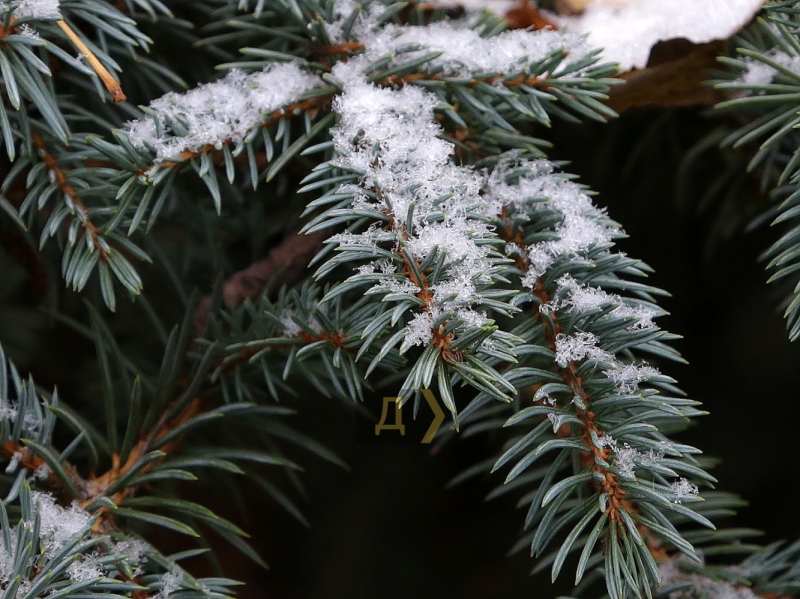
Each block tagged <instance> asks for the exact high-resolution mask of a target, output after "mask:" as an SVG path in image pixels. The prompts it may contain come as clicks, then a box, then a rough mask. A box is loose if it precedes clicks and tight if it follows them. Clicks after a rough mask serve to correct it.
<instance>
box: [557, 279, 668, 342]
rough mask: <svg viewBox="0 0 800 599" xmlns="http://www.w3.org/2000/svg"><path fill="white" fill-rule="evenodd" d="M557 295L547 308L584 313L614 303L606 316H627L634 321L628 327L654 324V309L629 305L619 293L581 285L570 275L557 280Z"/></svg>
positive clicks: (647, 327)
mask: <svg viewBox="0 0 800 599" xmlns="http://www.w3.org/2000/svg"><path fill="white" fill-rule="evenodd" d="M557 283H558V293H559V297H557V298H555V299H554V300H553V301H551V302H550V303H549V304H547V308H546V309H549V310H558V309H562V308H566V309H568V310H571V311H575V312H580V313H585V312H591V311H598V310H600V309H602V308H605V307H606V306H608V305H609V304H610V305H615V307H614V308H613V309H612V310H610V311H609V313H608V316H610V317H612V318H629V319H631V320H633V321H634V322H633V323H632V324H631V325H630V326H628V329H631V330H633V329H649V328H652V327H654V326H655V323H654V322H653V318H655V316H656V311H655V310H654V309H652V308H649V307H647V306H642V305H631V304H628V303H626V301H625V300H623V299H622V298H621V297H620V296H619V295H616V294H612V293H606V292H605V291H603V290H602V289H598V288H596V287H591V286H589V285H583V284H581V283H580V282H579V281H576V280H575V279H574V278H573V277H572V276H570V275H564V276H563V277H561V278H560V279H559V280H558V281H557Z"/></svg>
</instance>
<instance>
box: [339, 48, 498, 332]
mask: <svg viewBox="0 0 800 599" xmlns="http://www.w3.org/2000/svg"><path fill="white" fill-rule="evenodd" d="M334 75H336V76H337V77H339V78H340V79H341V80H343V81H345V87H344V93H343V94H342V95H341V96H340V97H339V98H337V99H336V101H335V102H334V110H335V111H336V112H338V113H339V115H340V117H341V121H340V123H339V126H338V127H337V128H336V129H335V130H334V133H333V140H334V144H335V147H336V150H337V154H338V157H337V158H336V159H335V162H334V164H335V165H336V166H338V167H340V168H343V169H346V170H348V171H352V172H357V173H358V174H359V185H356V186H354V185H350V186H348V187H347V188H346V191H347V192H348V193H350V194H352V197H353V205H352V210H353V211H354V212H358V213H362V214H363V213H367V214H372V215H374V217H375V220H376V221H378V220H380V219H384V218H387V217H388V220H389V226H387V227H384V228H378V227H377V226H372V227H370V228H368V229H367V230H366V231H364V232H362V233H343V234H340V235H336V236H334V237H333V238H332V241H333V242H335V243H337V244H338V245H339V249H340V250H366V251H369V250H370V249H371V248H374V247H376V244H378V243H390V244H392V245H393V246H394V247H395V248H396V249H397V255H396V256H395V258H394V260H393V261H387V259H386V257H385V256H383V255H376V257H375V258H374V259H373V260H372V261H371V263H369V264H368V265H366V268H365V267H362V269H361V270H360V271H359V275H357V276H359V277H361V278H363V279H364V280H367V279H369V280H372V281H374V286H373V289H372V291H371V292H372V293H380V292H382V293H393V294H395V295H400V296H407V297H408V298H414V297H416V298H418V299H419V300H421V303H422V304H423V311H422V312H420V313H418V314H417V315H416V316H414V318H413V320H412V321H411V323H409V325H408V334H409V335H408V337H407V339H406V344H407V345H418V344H427V343H429V342H430V341H431V340H432V339H433V336H434V329H435V327H434V322H435V321H437V320H438V319H439V317H440V316H441V315H443V314H446V313H453V314H455V315H457V317H458V318H460V319H462V320H463V321H464V323H465V324H467V325H468V326H480V325H482V324H484V323H485V322H486V317H485V315H484V314H483V313H481V312H479V311H477V310H476V309H475V306H476V305H477V304H480V302H481V296H480V288H481V287H482V286H486V285H488V284H490V283H491V281H492V274H493V262H492V260H491V259H490V258H489V246H488V245H486V242H487V241H488V240H489V239H491V238H492V236H493V235H492V233H491V231H490V227H489V225H488V223H487V222H486V217H488V216H489V213H488V212H487V208H488V206H487V205H486V203H485V202H483V201H482V199H481V196H480V189H481V184H482V180H481V177H480V176H479V174H478V173H476V172H474V171H472V170H471V169H468V168H463V167H459V166H456V165H455V164H454V163H453V161H452V157H453V154H454V147H453V145H452V144H451V143H449V142H446V141H444V140H442V139H439V138H438V135H439V134H440V133H441V132H442V129H441V126H440V125H439V124H438V123H437V122H436V120H435V118H434V112H433V111H434V108H435V106H436V104H437V101H438V100H437V98H436V97H435V96H434V95H433V94H431V93H428V92H426V91H424V90H421V89H419V88H415V87H404V88H402V89H399V90H391V89H383V88H379V87H377V86H375V85H373V84H370V83H367V82H366V80H364V79H363V76H362V75H361V74H360V72H359V71H358V70H357V66H354V65H353V64H352V63H348V64H340V65H337V67H335V68H334ZM343 191H345V190H343ZM376 225H377V223H376ZM403 250H404V251H405V252H406V253H403ZM437 252H438V253H439V254H440V255H441V258H440V260H441V268H440V269H439V271H440V272H439V274H438V276H437V277H435V278H433V279H430V278H429V277H427V276H426V275H424V274H422V273H418V272H415V271H416V270H417V268H418V266H419V265H420V264H423V263H425V262H426V261H429V259H430V258H431V256H433V255H434V253H437ZM410 262H414V263H415V264H414V265H412V264H410Z"/></svg>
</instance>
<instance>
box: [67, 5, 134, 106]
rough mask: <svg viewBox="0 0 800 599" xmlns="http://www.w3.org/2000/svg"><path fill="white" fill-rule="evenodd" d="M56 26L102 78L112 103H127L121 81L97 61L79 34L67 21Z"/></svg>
mask: <svg viewBox="0 0 800 599" xmlns="http://www.w3.org/2000/svg"><path fill="white" fill-rule="evenodd" d="M56 25H58V26H59V27H60V28H61V31H63V32H64V33H65V34H66V35H67V37H68V38H69V40H70V41H71V42H72V43H73V44H75V47H76V48H77V49H78V51H79V52H80V53H81V54H83V55H84V56H85V57H86V60H87V61H88V62H89V64H90V65H91V66H92V68H93V69H94V72H95V73H97V76H98V77H100V80H101V81H102V82H103V85H105V86H106V89H107V90H108V93H110V94H111V101H112V102H114V103H115V104H116V103H117V102H123V101H125V100H126V99H127V98H126V96H125V94H124V93H123V91H122V86H120V84H119V81H117V80H116V79H114V77H113V76H112V75H111V73H109V72H108V69H106V68H105V67H104V66H103V63H102V62H100V61H99V60H98V59H97V56H95V55H94V52H92V51H91V50H90V49H89V47H88V46H87V45H86V44H85V43H84V42H83V40H82V39H81V38H80V37H78V34H77V33H75V32H74V31H73V30H72V27H70V26H69V25H67V23H66V21H63V20H61V21H56Z"/></svg>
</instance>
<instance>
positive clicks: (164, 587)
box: [154, 565, 183, 599]
mask: <svg viewBox="0 0 800 599" xmlns="http://www.w3.org/2000/svg"><path fill="white" fill-rule="evenodd" d="M182 582H183V571H182V570H181V569H180V568H179V567H178V566H176V565H173V566H172V568H171V569H170V570H169V571H168V572H165V573H164V574H163V575H162V577H161V590H160V591H159V592H158V594H157V595H155V596H154V599H169V598H170V597H171V596H172V595H173V594H174V593H175V591H177V590H178V589H179V588H181V583H182Z"/></svg>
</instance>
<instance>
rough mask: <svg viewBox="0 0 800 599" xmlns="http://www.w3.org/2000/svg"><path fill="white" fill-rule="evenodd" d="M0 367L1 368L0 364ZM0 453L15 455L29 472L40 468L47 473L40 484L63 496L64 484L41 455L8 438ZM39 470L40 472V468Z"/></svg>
mask: <svg viewBox="0 0 800 599" xmlns="http://www.w3.org/2000/svg"><path fill="white" fill-rule="evenodd" d="M0 368H2V366H0ZM0 455H3V456H5V457H7V458H8V459H9V460H11V459H14V456H16V457H17V458H18V459H19V465H20V466H22V467H23V468H25V469H26V470H30V471H31V472H36V471H37V470H39V469H40V468H42V469H43V470H44V472H46V473H47V476H46V477H44V478H42V484H43V485H44V486H45V487H47V488H48V489H49V490H50V491H52V492H53V493H54V494H55V495H57V496H59V497H62V498H63V496H64V492H65V489H64V485H62V484H61V481H60V480H58V477H57V476H56V475H55V474H53V472H52V471H51V470H50V469H49V468H48V467H47V463H46V462H45V461H44V460H43V459H42V458H41V456H38V455H36V454H35V453H34V452H33V451H32V450H31V449H30V448H29V447H25V446H24V445H20V444H19V443H17V442H16V441H13V440H11V439H9V440H8V441H6V442H5V443H3V444H2V445H0ZM39 471H40V472H41V471H42V470H39Z"/></svg>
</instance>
